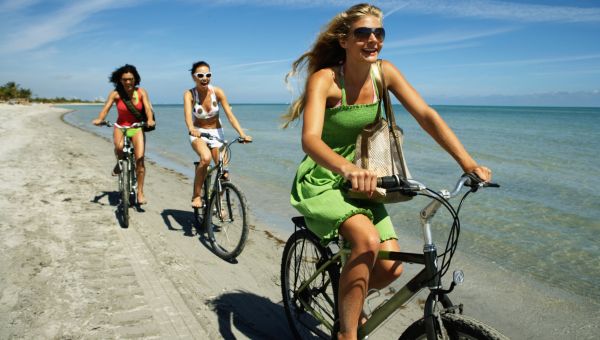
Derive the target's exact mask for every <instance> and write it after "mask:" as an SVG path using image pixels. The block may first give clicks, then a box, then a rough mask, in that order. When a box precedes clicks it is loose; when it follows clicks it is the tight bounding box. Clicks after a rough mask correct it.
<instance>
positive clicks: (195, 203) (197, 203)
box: [192, 196, 204, 209]
mask: <svg viewBox="0 0 600 340" xmlns="http://www.w3.org/2000/svg"><path fill="white" fill-rule="evenodd" d="M203 206H204V204H202V198H201V197H200V196H196V197H194V198H192V208H195V209H200V208H202V207H203Z"/></svg>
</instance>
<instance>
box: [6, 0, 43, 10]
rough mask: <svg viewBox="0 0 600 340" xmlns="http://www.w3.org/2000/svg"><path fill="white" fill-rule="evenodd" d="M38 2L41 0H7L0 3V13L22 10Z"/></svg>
mask: <svg viewBox="0 0 600 340" xmlns="http://www.w3.org/2000/svg"><path fill="white" fill-rule="evenodd" d="M38 2H40V0H6V1H3V2H2V3H0V13H5V12H16V11H20V10H21V9H24V8H27V7H30V6H32V5H35V4H36V3H38Z"/></svg>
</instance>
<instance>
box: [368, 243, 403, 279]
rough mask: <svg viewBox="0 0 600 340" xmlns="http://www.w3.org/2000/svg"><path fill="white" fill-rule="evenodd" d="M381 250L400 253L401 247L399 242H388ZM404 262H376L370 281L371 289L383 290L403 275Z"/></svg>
mask: <svg viewBox="0 0 600 340" xmlns="http://www.w3.org/2000/svg"><path fill="white" fill-rule="evenodd" d="M379 250H388V251H400V245H399V244H398V241H397V240H387V241H385V242H382V243H381V244H380V246H379ZM402 269H403V268H402V262H400V261H390V260H376V261H375V266H374V267H373V270H372V271H371V280H369V289H373V288H374V289H383V288H385V287H387V286H388V285H389V284H390V283H392V282H394V280H396V279H397V278H398V277H400V274H402Z"/></svg>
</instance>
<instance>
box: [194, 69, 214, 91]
mask: <svg viewBox="0 0 600 340" xmlns="http://www.w3.org/2000/svg"><path fill="white" fill-rule="evenodd" d="M211 76H212V74H211V72H210V68H209V67H208V66H205V65H201V66H198V67H196V69H194V74H193V75H192V78H194V81H195V82H196V85H197V86H198V87H199V88H207V87H208V84H209V83H210V77H211Z"/></svg>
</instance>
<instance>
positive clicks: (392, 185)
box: [342, 176, 413, 190]
mask: <svg viewBox="0 0 600 340" xmlns="http://www.w3.org/2000/svg"><path fill="white" fill-rule="evenodd" d="M342 187H343V188H344V189H345V190H350V189H351V188H352V183H350V182H349V181H346V182H344V184H343V185H342ZM377 187H378V188H382V189H400V190H413V189H412V187H411V186H410V185H409V184H408V183H406V182H405V181H403V180H402V179H400V177H398V176H383V177H377Z"/></svg>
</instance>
